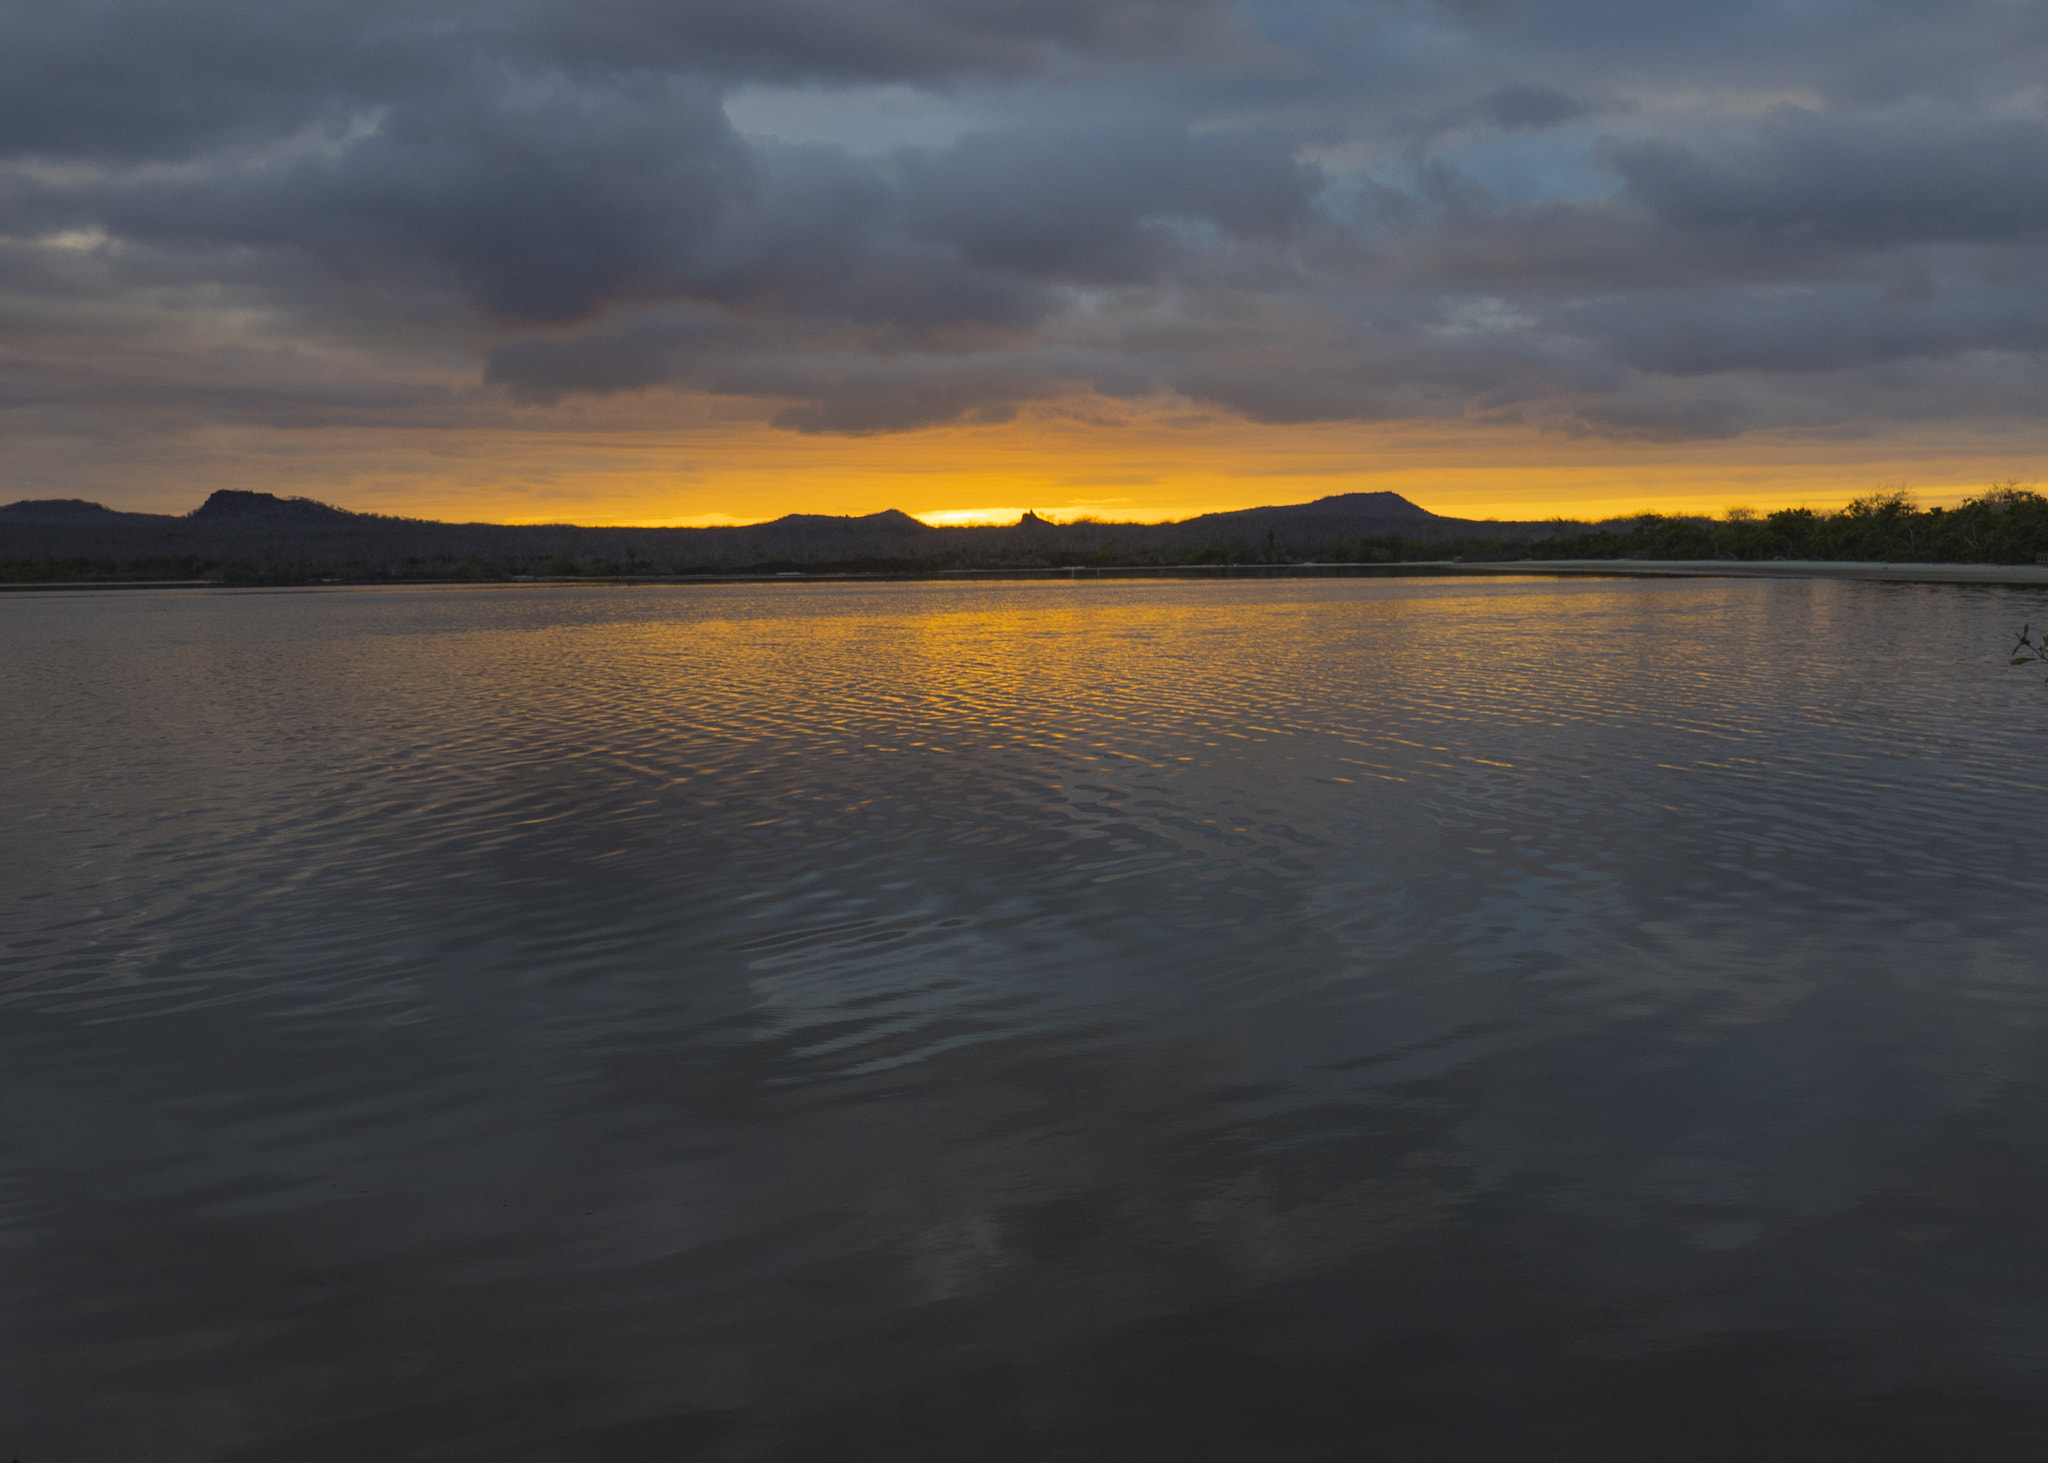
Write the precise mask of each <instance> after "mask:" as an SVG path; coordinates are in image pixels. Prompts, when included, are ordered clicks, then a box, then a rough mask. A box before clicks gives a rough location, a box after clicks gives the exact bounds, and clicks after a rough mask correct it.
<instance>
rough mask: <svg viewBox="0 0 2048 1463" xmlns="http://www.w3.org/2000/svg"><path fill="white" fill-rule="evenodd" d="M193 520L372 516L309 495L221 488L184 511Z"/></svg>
mask: <svg viewBox="0 0 2048 1463" xmlns="http://www.w3.org/2000/svg"><path fill="white" fill-rule="evenodd" d="M185 516H186V517H187V518H188V519H190V520H191V521H193V522H195V523H214V522H222V521H231V522H237V523H277V524H297V523H307V524H313V523H327V524H331V523H342V522H346V521H348V520H350V519H372V520H374V519H375V518H376V517H377V515H376V514H374V513H351V512H349V510H348V509H346V508H334V507H330V506H329V505H328V504H326V503H319V502H315V501H314V500H313V499H311V498H280V497H278V496H277V495H276V494H274V493H249V492H243V491H240V490H239V489H235V488H222V489H220V490H219V491H217V492H215V493H213V494H212V495H211V496H210V497H208V498H207V500H206V501H205V502H204V503H201V504H200V505H199V506H198V507H197V508H194V509H193V510H192V511H191V512H190V513H188V514H187V515H185Z"/></svg>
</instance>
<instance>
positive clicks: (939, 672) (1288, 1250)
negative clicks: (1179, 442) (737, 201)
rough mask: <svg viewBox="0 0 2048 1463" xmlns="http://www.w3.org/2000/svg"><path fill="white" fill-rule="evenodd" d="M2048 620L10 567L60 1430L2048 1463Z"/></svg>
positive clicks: (1197, 591)
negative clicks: (2007, 655) (31, 577)
mask: <svg viewBox="0 0 2048 1463" xmlns="http://www.w3.org/2000/svg"><path fill="white" fill-rule="evenodd" d="M2044 618H2048V604H2044V600H2043V597H2042V596H2040V595H2039V594H2038V593H2029V592H2026V591H2017V590H1998V589H1980V588H1967V589H1966V588H1944V587H1934V586H1883V585H1873V584H1849V583H1825V582H1823V583H1799V582H1785V583H1761V582H1753V581H1710V580H1695V581H1672V582H1652V581H1639V580H1638V581H1631V580H1609V581H1573V582H1549V581H1535V580H1525V581H1518V582H1492V581H1486V582H1481V581H1474V580H1427V579H1396V580H1308V581H1299V582H1281V581H1270V580H1267V581H1251V582H1195V581H1166V582H1101V583H1084V584H1073V583H1065V582H1058V583H1018V584H952V583H945V584H881V585H770V586H733V587H712V588H705V587H698V588H684V589H675V588H628V587H614V588H599V587H591V588H573V587H572V588H523V589H446V590H374V591H326V592H312V593H240V594H229V593H220V594H184V593H164V594H157V593H123V594H97V595H15V596H9V597H7V598H6V599H5V600H4V601H0V629H4V638H0V688H4V696H0V777H4V781H0V818H4V824H0V826H4V828H5V840H4V850H0V860H4V870H0V871H4V874H5V892H4V897H5V905H4V907H5V910H6V916H5V921H4V925H0V962H4V963H0V1114H4V1123H5V1127H4V1133H5V1139H6V1142H5V1146H4V1149H0V1287H4V1291H0V1293H4V1296H5V1300H4V1304H0V1324H4V1336H0V1352H4V1358H0V1389H4V1390H0V1455H4V1456H6V1457H13V1456H16V1455H19V1456H20V1458H21V1459H22V1460H23V1463H74V1460H75V1463H111V1460H123V1463H125V1460H131V1459H132V1460H151V1463H187V1460H216V1459H219V1460H250V1463H256V1460H263V1463H268V1460H291V1463H298V1460H304V1463H327V1460H336V1463H340V1460H347V1463H362V1460H371V1459H375V1460H380V1463H382V1460H396V1459H450V1460H528V1459H531V1460H641V1459H649V1460H653V1459H685V1458H687V1459H708V1460H723V1459H787V1460H806V1463H808V1460H825V1459H834V1460H837V1459H845V1460H854V1459H860V1460H870V1459H872V1460H908V1463H921V1460H954V1459H961V1460H1002V1459H1019V1460H1022V1459H1033V1460H1036V1459H1047V1460H1055V1459H1057V1460H1069V1459H1089V1460H1094V1459H1103V1460H1152V1459H1157V1460H1200V1459H1247V1460H1266V1459H1276V1460H1296V1459H1301V1460H1307V1459H1355V1458H1386V1459H1401V1460H1407V1459H1437V1458H1442V1459H1489V1460H1492V1459H1521V1458H1544V1459H1549V1458H1557V1459H1609V1458H1612V1459H1630V1460H1636V1459H1665V1458H1682V1459H1693V1458H1698V1459H1736V1458H1745V1459H1746V1458H1784V1459H1800V1460H1807V1459H1822V1458H1828V1459H1832V1458H1843V1459H1848V1458H1855V1459H1873V1458H1892V1457H1897V1458H1902V1459H1904V1458H1912V1459H1923V1458H1950V1457H1953V1458H1968V1459H1985V1458H2007V1457H2012V1458H2037V1457H2040V1456H2042V1450H2043V1448H2044V1446H2048V1020H2044V1018H2048V898H2044V890H2048V755H2044V753H2048V686H2043V685H2042V684H2041V678H2040V676H2039V675H2038V674H2035V673H2034V672H2032V671H2023V670H2015V669H2011V668H2008V667H2007V666H2006V665H2005V663H2004V653H2003V652H2004V649H2005V646H2006V645H2008V644H2009V643H2010V639H2011V632H2012V631H2013V630H2015V629H2017V627H2018V625H2019V623H2020V622H2021V621H2022V620H2026V619H2032V620H2033V621H2035V622H2036V623H2039V622H2040V621H2042V620H2043V619H2044Z"/></svg>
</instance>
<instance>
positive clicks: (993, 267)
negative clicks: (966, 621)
mask: <svg viewBox="0 0 2048 1463" xmlns="http://www.w3.org/2000/svg"><path fill="white" fill-rule="evenodd" d="M2043 75H2048V6H2043V5H2041V4H2039V3H2033V0H1961V3H1959V4H1957V5H1954V6H1950V7H1944V8H1943V9H1942V10H1941V11H1940V12H1939V14H1938V16H1937V15H1936V13H1935V12H1932V11H1930V10H1929V9H1928V8H1927V7H1925V6H1923V5H1907V4H1903V3H1889V4H1886V3H1880V4H1874V5H1873V4H1859V5H1855V6H1850V5H1846V4H1832V3H1828V0H1821V3H1818V4H1806V5H1800V6H1789V5H1784V4H1780V3H1761V0H1757V3H1736V4H1733V5H1727V6H1700V5H1697V4H1693V3H1684V4H1681V3H1676V0H1647V3H1631V4H1628V5H1621V4H1618V3H1614V0H1528V3H1521V4H1512V3H1509V4H1503V3H1497V0H1437V3H1426V0H1410V3H1377V0H1353V3H1343V4H1339V3H1334V0H1331V3H1317V0H1302V3H1287V0H1244V3H1237V4H1229V3H1220V0H1032V3H1028V4H1027V3H1019V0H745V3H742V0H690V3H687V4H673V3H663V4H655V3H652V0H598V3H590V0H578V3H575V4H571V3H568V0H522V3H519V4H504V3H502V0H498V3H491V4H484V3H481V0H476V3H456V4H434V5H428V6H421V5H418V4H413V3H406V4H399V3H393V0H357V3H351V4H348V5H335V4H327V3H310V0H304V3H291V0H286V3H267V4H264V5H256V4H253V3H249V0H198V3H194V4H189V5H182V6H178V7H165V6H162V5H160V4H155V3H143V0H106V3H103V4H99V5H96V6H90V7H87V6H79V5H75V4H69V3H58V0H22V3H19V4H16V5H13V6H10V7H9V8H8V10H7V12H6V15H5V17H4V18H0V327H4V328H0V342H4V344H0V419H5V418H7V417H10V416H11V417H12V418H13V419H14V421H15V423H16V429H17V430H27V429H34V430H41V431H45V432H49V431H76V432H79V433H83V434H87V435H91V434H105V433H109V432H118V431H123V430H142V429H144V428H143V426H142V425H139V424H154V425H155V428H158V429H165V428H170V429H175V428H179V427H189V426H190V425H193V424H197V423H205V422H213V421H259V422H269V423H284V424H289V423H291V422H296V421H309V422H348V421H376V422H381V423H384V424H387V425H391V424H396V425H404V424H406V423H409V422H431V421H455V420H458V419H459V418H460V416H461V414H462V413H473V412H474V411H475V410H476V409H477V408H476V403H475V400H474V398H475V396H476V394H477V393H483V394H484V395H485V396H487V397H489V398H490V399H495V400H501V401H504V402H508V403H512V404H517V405H521V406H525V407H533V408H542V409H545V408H548V407H550V406H555V405H558V404H561V403H565V402H574V401H575V400H577V399H580V398H586V397H592V396H603V395H607V394H614V393H620V392H655V393H659V392H682V393H697V394H704V395H708V396H711V397H720V396H724V397H736V398H748V399H753V400H759V401H761V402H763V403H765V404H766V408H765V409H767V410H768V411H770V412H771V413H772V414H773V419H774V420H775V421H776V422H777V423H778V424H780V425H782V426H784V427H787V428H790V429H792V430H795V431H799V432H813V433H853V434H860V433H886V432H892V431H900V430H905V429H910V428H916V427H920V426H927V425H932V424H937V423H946V422H954V421H999V420H1002V419H1004V418H1005V417H1007V416H1008V415H1010V414H1012V413H1014V412H1016V411H1017V410H1018V409H1019V408H1020V407H1022V406H1024V405H1026V404H1029V403H1034V402H1043V401H1051V400H1066V399H1071V398H1075V397H1085V396H1088V395H1091V394H1092V395H1094V396H1098V397H1107V398H1114V399H1123V400H1130V399H1140V398H1157V397H1169V398H1172V397H1177V398H1185V399H1188V400H1191V401H1193V402H1195V403H1199V404H1202V405H1205V406H1208V407H1211V408H1214V409H1217V410H1221V411H1225V412H1229V413H1235V414H1239V415H1242V416H1244V417H1248V418H1250V419H1252V420H1255V421H1261V422H1276V423H1284V422H1302V421H1319V420H1358V421H1380V420H1390V419H1399V418H1439V419H1465V420H1470V421H1474V422H1479V423H1486V422H1503V423H1506V422H1514V423H1522V424H1536V425H1539V426H1542V427H1546V428H1551V429H1555V430H1558V431H1561V432H1566V433H1572V434H1578V435H1591V436H1605V437H1617V438H1646V439H1653V440H1655V439H1663V440H1685V439H1691V438H1703V437H1727V436H1732V435H1739V434H1741V433H1744V432H1748V431H1753V430H1757V429H1760V428H1790V429H1796V430H1801V431H1814V432H1829V431H1834V432H1839V431H1845V430H1863V429H1868V428H1870V427H1872V426H1873V425H1876V424H1880V423H1885V422H1897V421H1916V420H1927V419H1946V420H1962V419H1970V420H1976V419H1995V420H1999V421H2007V422H2011V421H2019V422H2025V423H2038V422H2039V421H2040V419H2041V418H2042V416H2043V415H2044V413H2048V392H2044V390H2043V387H2044V386H2048V247H2044V245H2048V103H2044V95H2048V93H2044V88H2043V86H2042V84H2041V82H2040V80H2039V78H2040V77H2041V76H2043ZM892 108H894V109H895V111H896V112H897V113H901V114H903V115H904V116H907V117H909V120H908V121H903V120H901V119H900V118H899V119H898V120H894V121H892V120H891V117H892V113H891V109H892ZM906 109H907V110H906ZM735 116H738V117H742V118H744V119H746V120H747V123H748V125H747V127H746V128H744V129H743V128H742V127H741V126H739V125H736V124H735V122H734V120H733V118H734V117H735ZM906 138H907V139H908V140H906ZM455 403H460V404H459V406H458V405H456V404H455Z"/></svg>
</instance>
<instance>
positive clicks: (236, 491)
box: [0, 488, 1477, 533]
mask: <svg viewBox="0 0 2048 1463" xmlns="http://www.w3.org/2000/svg"><path fill="white" fill-rule="evenodd" d="M0 520H7V521H12V522H17V523H71V522H89V521H111V520H121V521H126V522H135V521H154V522H161V523H179V522H188V523H246V524H257V523H265V524H277V525H285V524H304V525H307V526H314V525H334V526H340V525H343V524H347V523H387V524H388V523H411V524H418V525H420V526H422V527H439V528H447V527H457V526H463V527H468V526H489V527H493V528H543V527H545V528H575V529H579V530H584V531H590V532H602V531H619V530H608V529H607V528H606V526H605V525H596V526H591V525H584V524H568V523H561V524H489V525H469V524H463V525H457V524H455V523H453V522H451V521H449V520H444V519H432V518H400V517H394V516H392V515H389V514H384V513H363V512H359V511H357V510H355V509H352V508H337V507H335V506H334V505H333V504H331V503H322V502H320V501H318V500H317V499H314V498H301V497H291V498H285V497H279V496H278V495H277V494H275V493H259V492H251V491H249V490H246V489H241V488H219V489H216V490H215V491H214V492H213V493H211V494H209V495H208V496H207V499H206V501H205V502H204V503H201V504H200V505H199V506H198V507H197V508H194V509H193V510H192V511H191V512H189V513H185V514H182V515H181V514H172V513H131V512H127V511H124V510H121V509H116V508H109V507H107V506H106V505H104V504H101V503H94V502H89V501H88V500H86V499H84V498H29V499H23V500H21V501H20V502H16V503H8V504H4V505H0ZM1355 520H1366V521H1370V522H1375V523H1378V522H1386V523H1396V522H1398V523H1405V524H1425V523H1428V524H1456V525H1458V526H1460V527H1465V526H1468V525H1475V524H1476V522H1477V520H1473V519H1462V518H1446V517H1443V516H1442V515H1440V514H1436V513H1431V512H1430V511H1429V510H1428V509H1426V508H1421V507H1418V506H1416V505H1415V504H1414V503H1411V502H1409V501H1408V500H1407V499H1406V498H1404V497H1402V496H1401V495H1400V494H1399V493H1339V494H1335V495H1333V496H1331V497H1327V498H1318V499H1316V500H1315V501H1314V502H1312V503H1288V504H1279V505H1272V506H1265V507H1258V508H1233V509H1227V510H1224V511H1222V512H1217V513H1202V514H1197V515H1196V516H1195V517H1193V518H1181V519H1172V520H1169V521H1167V522H1165V523H1122V522H1103V523H1096V524H1088V525H1080V524H1071V523H1060V522H1058V521H1056V520H1053V519H1048V518H1041V517H1039V516H1038V515H1037V514H1036V513H1026V514H1024V516H1023V517H1022V519H1020V520H1019V522H1017V523H1015V524H1009V525H1002V524H977V525H973V527H975V528H977V529H985V528H991V527H994V528H1001V527H1010V528H1023V529H1026V530H1030V529H1034V528H1049V529H1065V528H1074V527H1081V526H1089V527H1101V528H1151V529H1158V528H1188V527H1193V526H1196V525H1201V526H1203V527H1214V528H1217V529H1250V528H1253V527H1257V528H1258V530H1259V531H1260V532H1263V531H1265V527H1266V525H1268V524H1281V523H1286V524H1307V523H1312V522H1315V523H1320V522H1324V521H1327V522H1329V523H1332V524H1338V523H1346V524H1348V523H1350V522H1353V521H1355ZM749 529H814V530H820V531H826V532H831V531H844V530H849V529H859V530H883V531H891V532H900V533H920V532H923V533H934V532H945V531H947V530H941V529H935V528H933V527H932V525H930V524H928V523H925V522H924V521H923V520H921V519H918V518H915V517H913V516H911V515H910V514H908V513H905V512H904V511H903V510H901V509H900V508H884V509H882V510H881V511H880V512H878V513H863V514H831V513H786V514H784V515H783V516H782V517H780V518H773V519H769V520H767V521H765V522H762V523H748V524H736V525H732V526H730V527H727V528H717V529H694V530H692V529H681V530H672V529H671V530H657V531H660V532H685V533H688V532H699V533H730V532H734V531H745V530H749ZM631 531H633V532H642V531H645V530H637V529H636V530H631Z"/></svg>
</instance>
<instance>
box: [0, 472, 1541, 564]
mask: <svg viewBox="0 0 2048 1463" xmlns="http://www.w3.org/2000/svg"><path fill="white" fill-rule="evenodd" d="M1556 527H1557V525H1556V524H1554V523H1526V524H1518V523H1498V522H1492V521H1488V522H1485V523H1479V522H1475V521H1472V520H1470V519H1462V518H1445V517H1442V516H1440V515H1438V514H1434V513H1431V512H1429V511H1427V510H1426V509H1423V508H1420V507H1417V506H1416V505H1415V504H1413V503H1411V502H1409V501H1408V500H1407V499H1406V498H1403V497H1401V496H1400V495H1399V494H1398V493H1385V492H1380V493H1343V494H1338V495H1335V496H1332V497H1327V498H1320V499H1317V500H1316V501H1315V502H1313V503H1295V504H1283V505H1277V506H1269V507H1261V508H1241V509H1234V510H1231V511H1228V512H1223V513H1205V514H1200V515H1198V516H1196V517H1194V518H1185V519H1181V520H1179V521H1177V522H1172V523H1101V522H1088V521H1082V522H1075V523H1055V522H1052V521H1050V520H1048V519H1044V518H1040V517H1039V516H1038V515H1037V514H1035V513H1027V514H1025V515H1024V516H1023V517H1022V518H1021V519H1020V520H1019V521H1018V522H1016V523H1013V524H1003V525H981V526H962V527H943V528H941V527H934V526H932V525H930V524H927V523H924V522H921V521H920V520H918V519H916V518H913V517H911V515H909V514H908V513H905V512H902V511H901V510H899V509H894V508H891V509H885V510H883V511H882V512H879V513H867V514H859V515H847V516H834V515H831V514H821V513H791V514H787V515H785V516H783V517H781V518H777V519H774V520H772V521H771V522H767V523H754V524H742V525H736V526H732V527H723V528H622V527H614V528H603V527H598V528H587V527H580V526H577V525H574V524H561V523H554V524H504V523H444V522H439V521H435V520H431V519H413V518H394V517H390V516H387V515H384V514H377V513H357V512H353V511H351V510H349V509H346V508H337V507H334V506H333V505H331V504H327V503H321V502H317V501H315V500H313V499H311V498H284V497H279V496H277V495H276V494H273V493H261V492H251V491H247V490H244V489H236V488H223V489H221V490H219V491H217V492H215V493H212V494H211V495H209V496H208V497H207V499H206V501H205V502H204V503H202V504H200V505H199V507H197V508H195V509H193V510H192V511H191V512H190V513H186V514H182V515H172V514H164V513H122V512H118V511H116V510H114V509H111V508H108V507H106V506H105V505H103V504H100V503H92V502H87V501H86V500H84V499H77V498H43V499H30V500H25V501H22V502H18V503H10V504H7V505H5V506H4V507H0V564H7V565H13V566H17V567H14V568H8V569H7V570H6V572H7V573H8V574H9V575H10V576H12V577H14V578H17V579H20V578H34V577H37V576H39V575H40V576H43V577H49V576H51V575H56V576H60V577H61V576H62V575H65V574H71V575H80V574H83V575H86V576H88V577H90V576H92V575H101V576H105V577H130V578H134V577H159V578H178V577H183V578H197V577H207V576H214V577H220V576H226V577H231V578H232V577H240V578H242V579H253V580H259V581H272V582H303V581H305V580H317V579H328V578H336V579H351V580H357V579H373V580H374V579H393V578H399V579H409V578H448V577H454V578H462V577H471V578H503V577H506V576H508V575H510V576H518V575H549V576H553V575H568V574H580V573H594V574H702V573H711V574H717V573H749V572H764V571H765V572H777V573H780V572H785V571H788V570H805V569H826V568H830V569H836V570H862V569H867V570H891V571H911V572H914V571H929V570H939V569H958V568H1026V567H1041V568H1042V567H1053V566H1063V565H1074V566H1078V565H1082V564H1092V565H1103V566H1107V565H1111V564H1155V565H1169V564H1203V563H1215V564H1227V563H1285V562H1299V561H1302V560H1305V559H1330V558H1336V559H1339V560H1342V561H1344V562H1359V561H1361V560H1363V561H1368V562H1388V561H1391V560H1393V559H1395V558H1400V557H1410V558H1412V557H1418V555H1417V554H1415V553H1413V552H1411V550H1410V547H1409V546H1412V545H1418V544H1419V545H1425V546H1426V545H1429V544H1442V543H1449V542H1452V541H1457V540H1464V539H1478V538H1485V539H1490V540H1495V541H1502V540H1505V541H1517V542H1521V541H1529V540H1532V539H1534V538H1537V537H1540V536H1543V535H1546V534H1550V533H1554V532H1555V531H1556ZM38 564H40V565H45V566H53V567H49V568H47V569H35V568H33V567H32V566H34V565H38ZM64 565H69V566H71V567H70V568H62V567H60V566H64Z"/></svg>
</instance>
